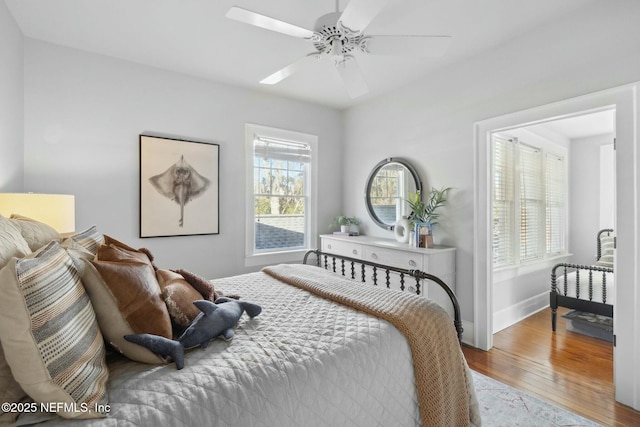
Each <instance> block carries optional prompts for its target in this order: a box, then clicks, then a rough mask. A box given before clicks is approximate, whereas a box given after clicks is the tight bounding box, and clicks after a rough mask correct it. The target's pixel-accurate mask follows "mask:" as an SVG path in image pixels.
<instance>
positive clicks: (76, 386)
mask: <svg viewBox="0 0 640 427" xmlns="http://www.w3.org/2000/svg"><path fill="white" fill-rule="evenodd" d="M0 294H1V295H2V298H0V341H1V342H2V348H3V350H4V354H5V358H6V361H7V363H8V364H9V366H10V367H11V372H12V373H13V376H14V378H15V380H16V381H17V382H18V383H19V384H20V386H21V387H22V389H23V390H24V391H25V392H26V393H27V394H28V395H29V396H31V397H32V398H33V399H34V400H35V401H36V402H41V403H42V402H58V403H63V404H66V405H63V406H61V407H60V411H59V412H58V415H61V416H62V417H65V418H98V417H103V416H104V415H105V414H104V412H103V411H104V410H105V409H106V404H107V392H106V385H107V379H108V370H107V365H106V363H105V348H104V340H103V337H102V334H101V333H100V329H99V327H98V323H97V321H96V318H95V314H94V311H93V308H92V306H91V302H90V301H89V298H88V296H87V294H86V292H85V290H84V288H83V287H82V283H81V282H80V276H79V274H78V272H77V270H76V269H75V267H74V265H73V261H72V259H71V258H70V256H69V254H68V253H67V252H66V250H65V249H64V248H62V247H61V246H60V244H59V243H58V242H55V241H54V242H51V243H49V244H48V245H47V246H45V247H44V248H42V250H40V251H39V252H37V253H36V254H33V255H32V256H30V257H27V258H23V259H13V260H12V261H10V262H9V263H8V264H7V265H6V266H5V267H4V268H3V269H2V271H0ZM85 406H86V410H73V409H70V408H73V407H76V408H83V407H85ZM96 408H102V411H96Z"/></svg>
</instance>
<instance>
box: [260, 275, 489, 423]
mask: <svg viewBox="0 0 640 427" xmlns="http://www.w3.org/2000/svg"><path fill="white" fill-rule="evenodd" d="M263 271H264V272H266V273H267V274H269V275H271V276H273V277H275V278H277V279H279V280H281V281H283V282H285V283H288V284H290V285H293V286H296V287H298V288H301V289H305V290H307V291H309V292H312V293H314V294H316V295H319V296H321V297H323V298H326V299H329V300H332V301H335V302H338V303H341V304H344V305H347V306H349V307H352V308H355V309H357V310H360V311H363V312H365V313H368V314H371V315H374V316H376V317H379V318H381V319H384V320H387V321H388V322H390V323H391V324H393V325H394V326H395V327H396V328H397V329H398V330H399V331H400V332H402V333H403V334H404V335H405V337H406V338H407V341H408V342H409V346H410V347H411V353H412V356H413V366H414V375H415V382H416V394H417V397H418V402H419V406H420V416H421V419H422V425H423V426H437V427H442V426H469V425H479V424H480V419H479V416H478V414H477V413H476V409H477V408H476V407H477V402H476V401H475V392H474V391H473V384H472V383H471V379H470V376H469V375H467V373H468V372H467V371H468V368H467V365H466V361H465V359H464V355H463V354H462V350H461V349H460V344H459V342H458V338H457V335H456V331H455V329H454V327H453V322H452V320H451V318H450V317H449V315H448V314H447V313H446V312H445V311H444V310H443V309H442V308H441V307H440V306H438V305H437V304H435V303H434V302H432V301H430V300H428V299H427V298H424V297H420V296H417V295H413V294H410V293H409V292H397V291H389V290H388V289H384V288H379V287H376V286H370V285H364V284H362V283H358V282H354V281H350V280H347V279H344V278H343V277H341V276H338V275H336V274H334V273H331V272H328V271H325V270H324V269H322V268H318V267H314V266H309V265H299V264H281V265H276V266H271V267H265V268H264V269H263ZM470 403H472V404H471V405H470ZM472 406H473V407H472Z"/></svg>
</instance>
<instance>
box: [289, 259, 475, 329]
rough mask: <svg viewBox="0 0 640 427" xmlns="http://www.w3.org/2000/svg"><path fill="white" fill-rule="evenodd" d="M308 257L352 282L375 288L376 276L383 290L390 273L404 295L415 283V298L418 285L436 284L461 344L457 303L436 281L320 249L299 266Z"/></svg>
mask: <svg viewBox="0 0 640 427" xmlns="http://www.w3.org/2000/svg"><path fill="white" fill-rule="evenodd" d="M311 255H315V257H316V260H315V265H316V266H318V267H321V268H324V269H325V270H331V271H333V272H334V273H337V274H341V275H342V276H344V277H347V278H350V279H353V280H359V281H361V282H363V283H371V284H372V285H374V286H378V279H379V278H378V276H379V275H380V276H382V279H381V280H384V286H386V287H387V288H389V287H390V285H391V277H392V273H393V274H395V275H397V276H398V277H399V279H400V290H401V291H405V290H406V289H407V287H406V286H405V283H406V281H407V280H409V281H411V282H413V281H415V291H416V292H415V293H416V295H420V293H421V291H420V288H421V286H422V284H421V281H423V280H430V281H432V282H434V283H436V284H438V285H439V286H440V287H441V288H442V289H444V291H445V292H446V293H447V296H448V297H449V299H450V300H451V304H452V305H453V313H454V320H453V326H454V328H455V329H456V333H457V334H458V341H462V333H463V328H462V319H461V317H460V305H459V304H458V299H457V298H456V296H455V294H454V293H453V291H452V290H451V288H450V287H449V286H448V285H447V284H446V283H445V282H443V281H442V279H440V278H439V277H437V276H434V275H433V274H429V273H425V272H423V271H420V270H407V269H404V268H398V267H392V266H389V265H384V264H378V263H375V262H371V261H366V260H362V259H357V258H350V257H347V256H342V255H336V254H332V253H328V252H322V251H321V250H319V249H314V250H310V251H308V252H307V253H306V254H305V255H304V259H303V260H302V263H303V264H309V262H308V261H309V258H310V256H311ZM357 265H359V267H358V268H356V266H357ZM366 267H370V268H371V275H370V276H369V277H368V276H367V274H366ZM357 270H359V271H357ZM367 279H370V282H368V280H367Z"/></svg>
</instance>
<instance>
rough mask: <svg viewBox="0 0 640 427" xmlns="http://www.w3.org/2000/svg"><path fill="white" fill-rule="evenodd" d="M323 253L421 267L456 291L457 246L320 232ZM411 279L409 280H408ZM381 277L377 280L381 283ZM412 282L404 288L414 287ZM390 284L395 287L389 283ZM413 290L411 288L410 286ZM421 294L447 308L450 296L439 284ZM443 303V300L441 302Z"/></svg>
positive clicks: (406, 266)
mask: <svg viewBox="0 0 640 427" xmlns="http://www.w3.org/2000/svg"><path fill="white" fill-rule="evenodd" d="M320 241H321V250H322V251H323V252H327V253H331V254H336V255H344V256H348V257H351V258H357V259H362V260H366V261H371V262H375V263H378V264H384V265H390V266H393V267H399V268H406V269H408V270H420V271H424V272H425V273H429V274H433V275H434V276H438V277H439V278H440V279H442V280H443V281H444V282H445V283H446V284H447V285H448V286H449V287H450V288H451V290H452V291H453V292H454V293H455V291H456V249H455V248H451V247H447V246H436V247H434V248H415V247H412V246H410V245H409V244H407V243H399V242H397V241H395V240H391V239H385V238H382V237H371V236H341V235H336V234H322V235H320ZM410 280H411V279H410ZM383 282H384V280H381V281H380V283H383ZM413 285H414V284H413V283H412V282H409V281H408V283H407V285H406V286H407V287H410V288H413V287H414V286H413ZM391 287H398V285H397V284H392V286H391ZM412 290H413V289H412ZM422 294H423V295H425V296H427V297H429V298H431V299H433V300H435V301H436V302H438V303H440V304H441V305H443V307H446V306H447V305H448V303H447V302H448V301H449V297H448V296H447V295H446V294H445V292H444V291H440V289H439V286H438V285H435V284H431V285H430V286H428V287H427V289H423V290H422ZM443 302H444V303H443Z"/></svg>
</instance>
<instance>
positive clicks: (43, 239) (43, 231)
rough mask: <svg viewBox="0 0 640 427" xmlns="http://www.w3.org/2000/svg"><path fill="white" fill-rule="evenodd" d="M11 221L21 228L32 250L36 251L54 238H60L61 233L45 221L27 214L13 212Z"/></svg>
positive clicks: (21, 232)
mask: <svg viewBox="0 0 640 427" xmlns="http://www.w3.org/2000/svg"><path fill="white" fill-rule="evenodd" d="M11 221H13V224H14V225H15V226H16V228H18V229H20V234H22V237H24V240H26V241H27V243H28V244H29V248H31V250H32V251H36V250H38V249H40V248H41V247H43V246H44V245H46V244H47V243H49V242H50V241H52V240H60V234H58V232H57V231H56V230H55V229H54V228H53V227H51V226H50V225H47V224H45V223H44V222H40V221H36V220H35V219H31V218H27V217H26V216H22V215H17V214H12V215H11Z"/></svg>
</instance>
